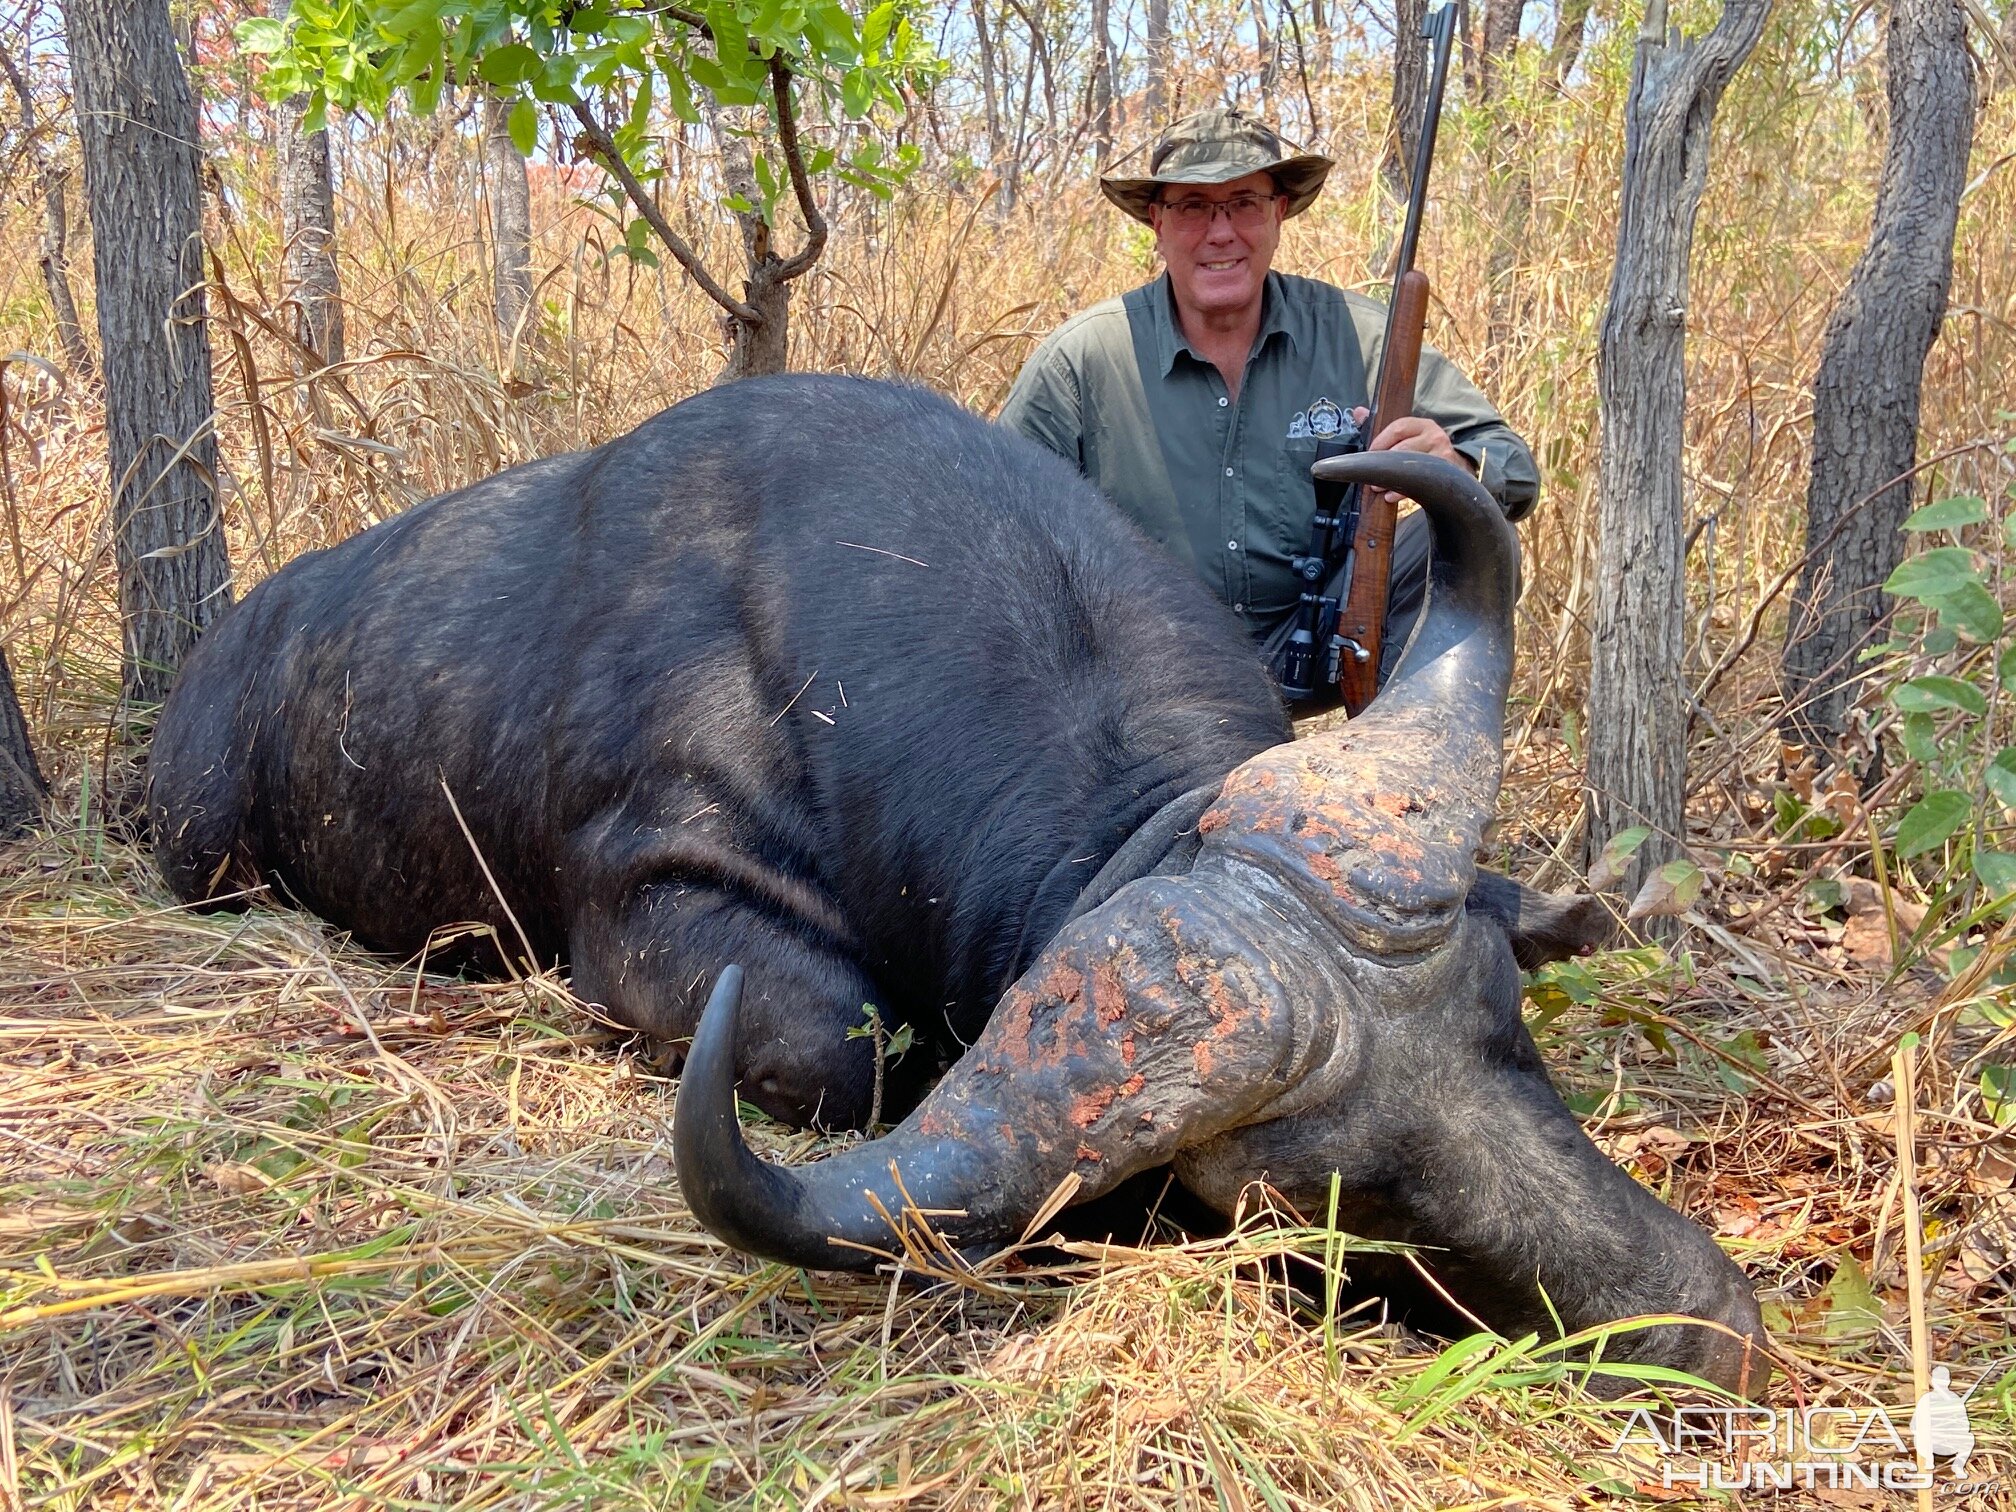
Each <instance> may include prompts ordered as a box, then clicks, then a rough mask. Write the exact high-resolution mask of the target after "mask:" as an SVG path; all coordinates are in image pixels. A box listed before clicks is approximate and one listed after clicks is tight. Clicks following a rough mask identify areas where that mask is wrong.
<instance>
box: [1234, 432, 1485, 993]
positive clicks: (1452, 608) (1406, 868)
mask: <svg viewBox="0 0 2016 1512" xmlns="http://www.w3.org/2000/svg"><path fill="white" fill-rule="evenodd" d="M1315 472H1316V475H1317V476H1318V477H1319V478H1326V479H1331V480H1336V481H1341V482H1351V483H1358V484H1361V485H1365V486H1369V487H1374V488H1387V489H1392V490H1394V491H1395V492H1398V493H1404V494H1406V495H1408V496H1409V497H1411V498H1414V499H1416V500H1418V501H1419V502H1420V505H1421V508H1422V510H1423V512H1424V513H1425V514H1426V515H1427V516H1428V520H1429V523H1430V525H1431V526H1432V527H1433V529H1434V533H1435V534H1434V550H1433V556H1432V558H1431V562H1430V576H1429V583H1428V604H1427V607H1426V609H1424V610H1423V612H1422V615H1421V619H1420V622H1419V624H1418V625H1417V626H1416V627H1415V631H1414V635H1413V638H1412V639H1411V640H1410V641H1409V642H1408V644H1407V648H1406V650H1405V652H1404V653H1403V654H1402V656H1401V658H1400V665H1399V667H1398V668H1397V669H1395V672H1394V676H1393V678H1392V680H1391V681H1390V682H1389V683H1388V684H1387V685H1386V686H1385V687H1384V688H1383V689H1381V690H1380V692H1379V694H1378V696H1377V697H1376V698H1374V699H1373V700H1372V702H1371V703H1370V704H1369V705H1368V706H1367V707H1366V708H1365V709H1364V710H1363V711H1362V712H1360V714H1359V715H1358V717H1357V718H1355V719H1353V720H1352V721H1351V722H1350V723H1348V724H1346V725H1343V726H1340V727H1337V728H1333V729H1330V730H1326V731H1325V732H1323V733H1322V734H1320V735H1316V736H1312V737H1310V738H1309V739H1306V740H1296V741H1291V742H1290V743H1289V744H1287V745H1281V746H1275V747H1274V748H1273V749H1272V750H1268V751H1262V752H1261V753H1260V754H1259V755H1258V756H1255V757H1253V758H1252V759H1251V760H1249V761H1246V762H1244V763H1243V764H1241V765H1240V766H1239V767H1237V768H1235V769H1234V770H1233V771H1232V772H1231V773H1230V775H1228V776H1227V777H1226V779H1225V785H1224V787H1223V789H1222V790H1221V796H1220V798H1219V801H1218V803H1217V805H1216V806H1215V807H1214V808H1213V809H1212V810H1211V812H1210V813H1208V814H1206V815H1205V816H1204V818H1203V819H1202V820H1201V821H1199V824H1198V828H1199V830H1200V831H1202V832H1203V834H1204V837H1205V838H1204V845H1203V850H1202V853H1201V854H1200V856H1199V858H1198V862H1197V865H1198V867H1199V868H1200V869H1201V870H1207V871H1208V870H1209V869H1210V868H1211V867H1212V866H1213V865H1215V858H1216V857H1218V856H1221V855H1222V856H1230V857H1241V858H1243V859H1245V860H1246V861H1248V862H1250V863H1252V864H1255V865H1257V866H1259V867H1261V868H1263V869H1264V870H1267V871H1269V872H1271V873H1272V874H1273V875H1275V876H1276V877H1279V878H1281V879H1282V880H1283V881H1284V882H1286V883H1287V884H1288V885H1289V886H1290V887H1293V888H1294V889H1295V890H1296V891H1297V892H1298V893H1299V894H1300V895H1301V896H1302V897H1303V898H1304V899H1305V900H1306V901H1307V902H1308V903H1309V904H1310V906H1311V907H1313V908H1315V909H1317V910H1318V911H1319V912H1321V913H1322V914H1324V915H1325V916H1326V917H1328V918H1329V919H1330V920H1331V921H1332V922H1333V923H1335V924H1336V925H1337V926H1338V927H1339V928H1340V929H1342V930H1343V931H1344V934H1345V937H1346V938H1347V939H1348V940H1350V941H1351V942H1352V943H1353V945H1354V946H1355V947H1357V948H1359V949H1363V950H1365V951H1367V952H1370V953H1372V954H1375V955H1382V956H1389V957H1391V956H1400V955H1414V954H1418V953H1420V952H1422V951H1426V950H1432V949H1435V948H1436V947H1437V946H1439V945H1440V944H1441V942H1442V941H1443V940H1445V939H1447V938H1448V936H1449V933H1450V931H1451V930H1452V929H1454V928H1455V926H1456V923H1457V921H1458V920H1459V918H1460V917H1461V915H1462V912H1463V902H1464V899H1465V898H1466V897H1468V895H1469V893H1470V887H1471V883H1472V881H1473V880H1474V879H1475V877H1476V854H1477V848H1478V845H1479V843H1480V841H1481V840H1482V838H1483V834H1484V826H1485V825H1486V824H1487V823H1489V822H1490V819H1491V814H1492V810H1493V809H1494V808H1495V806H1496V804H1497V801H1498V783H1499V779H1500V777H1501V776H1502V774H1503V768H1504V740H1505V695H1506V692H1507V690H1508V689H1509V688H1510V686H1511V681H1512V605H1513V600H1514V598H1515V596H1516V594H1517V592H1518V586H1519V546H1518V542H1517V541H1516V540H1515V539H1514V537H1513V535H1512V527H1511V526H1510V525H1508V524H1506V522H1505V518H1504V516H1503V515H1502V514H1500V513H1499V511H1498V506H1497V505H1496V504H1495V503H1494V502H1492V499H1491V495H1490V494H1489V493H1487V492H1485V490H1484V488H1483V487H1482V486H1481V485H1480V484H1479V483H1478V482H1477V480H1476V479H1475V478H1472V477H1471V476H1469V474H1467V473H1466V472H1464V471H1463V470H1462V469H1461V468H1458V467H1455V466H1453V465H1452V464H1450V463H1447V462H1443V461H1440V460H1438V459H1437V458H1434V457H1427V456H1422V455H1420V454H1419V453H1411V452H1393V451H1384V452H1361V453H1358V454H1356V455H1353V456H1348V457H1337V458H1332V459H1328V460H1325V461H1322V462H1319V463H1317V464H1316V467H1315Z"/></svg>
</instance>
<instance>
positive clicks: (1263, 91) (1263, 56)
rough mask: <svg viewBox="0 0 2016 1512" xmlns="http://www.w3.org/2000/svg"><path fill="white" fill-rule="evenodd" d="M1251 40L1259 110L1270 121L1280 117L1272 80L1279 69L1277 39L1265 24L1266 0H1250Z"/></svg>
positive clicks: (1279, 57) (1279, 56)
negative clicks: (1257, 71)
mask: <svg viewBox="0 0 2016 1512" xmlns="http://www.w3.org/2000/svg"><path fill="white" fill-rule="evenodd" d="M1252 9H1253V42H1254V49H1255V51H1256V52H1257V53H1258V54H1259V58H1260V112H1261V114H1262V115H1263V116H1265V117H1266V119H1267V120H1268V121H1270V122H1272V121H1278V120H1280V119H1281V117H1280V114H1279V112H1278V111H1277V110H1276V108H1275V105H1274V81H1275V78H1276V77H1277V76H1278V75H1279V73H1280V69H1281V49H1280V47H1279V45H1278V41H1279V39H1278V38H1276V37H1275V36H1274V35H1273V32H1272V29H1271V28H1270V27H1269V26H1268V25H1267V0H1252Z"/></svg>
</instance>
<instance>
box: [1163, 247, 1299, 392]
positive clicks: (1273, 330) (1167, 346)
mask: <svg viewBox="0 0 2016 1512" xmlns="http://www.w3.org/2000/svg"><path fill="white" fill-rule="evenodd" d="M1150 303H1151V304H1152V305H1153V307H1154V311H1155V336H1156V344H1157V346H1158V347H1159V349H1160V356H1161V358H1162V376H1163V377H1164V378H1167V377H1168V376H1169V375H1170V373H1172V372H1174V371H1175V368H1176V358H1177V356H1178V354H1179V353H1187V354H1188V355H1189V357H1190V360H1191V361H1192V362H1205V361H1206V359H1205V357H1204V355H1203V354H1202V353H1201V352H1199V351H1198V350H1197V349H1196V348H1195V347H1193V346H1192V345H1190V339H1189V337H1187V336H1185V335H1184V334H1183V327H1182V325H1181V324H1180V323H1179V322H1178V321H1177V319H1176V289H1175V286H1174V285H1173V284H1171V283H1170V281H1169V272H1168V270H1167V269H1166V268H1165V269H1164V270H1163V272H1162V276H1161V277H1160V278H1158V279H1156V280H1155V284H1154V297H1153V298H1152V299H1151V300H1150ZM1277 335H1278V336H1280V337H1281V338H1282V339H1283V340H1285V341H1286V342H1287V343H1288V345H1289V346H1291V347H1293V346H1294V345H1295V330H1294V327H1293V326H1292V325H1290V324H1289V321H1288V300H1287V298H1286V294H1285V291H1284V289H1283V287H1282V284H1281V275H1280V274H1279V273H1276V272H1274V271H1272V270H1271V269H1270V270H1269V271H1268V274H1267V281H1266V283H1265V284H1264V285H1262V287H1261V290H1260V331H1259V334H1258V335H1256V336H1255V337H1254V338H1253V350H1254V351H1256V352H1258V351H1260V350H1262V349H1263V348H1265V347H1266V345H1267V343H1268V342H1269V341H1270V340H1272V339H1273V338H1274V337H1275V336H1277Z"/></svg>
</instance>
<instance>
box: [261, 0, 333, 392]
mask: <svg viewBox="0 0 2016 1512" xmlns="http://www.w3.org/2000/svg"><path fill="white" fill-rule="evenodd" d="M289 4H290V0H275V4H274V6H273V14H274V15H275V16H276V17H284V16H285V15H286V14H287V8H288V5H289ZM307 114H308V97H307V96H306V95H295V96H293V97H292V98H290V99H288V100H285V101H283V102H282V103H281V105H280V107H279V109H277V110H276V111H275V112H274V118H275V122H276V124H277V125H278V127H279V136H280V141H279V146H280V235H281V238H282V241H283V242H284V244H285V250H284V251H283V252H282V254H281V258H280V280H281V286H282V296H283V297H284V298H286V299H288V300H290V301H291V302H292V304H293V307H294V311H293V313H294V319H293V326H294V339H295V340H296V341H298V342H299V343H300V344H301V345H302V346H303V347H305V348H307V349H308V350H309V351H311V352H313V353H314V354H315V356H316V357H317V358H318V359H319V360H320V363H321V364H322V365H325V366H326V365H328V364H331V363H337V362H341V361H342V360H343V285H342V281H341V280H340V279H339V278H338V277H337V273H336V186H335V182H334V178H333V176H332V174H331V172H330V167H329V133H328V132H327V131H326V130H324V131H304V130H302V125H303V123H304V121H305V118H306V117H307Z"/></svg>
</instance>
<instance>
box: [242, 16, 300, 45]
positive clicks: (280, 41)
mask: <svg viewBox="0 0 2016 1512" xmlns="http://www.w3.org/2000/svg"><path fill="white" fill-rule="evenodd" d="M231 35H232V36H233V37H236V38H237V39H238V45H239V46H240V47H242V48H244V49H245V51H247V52H249V53H277V52H278V51H280V49H281V48H283V47H285V46H286V45H287V23H286V22H285V21H278V20H275V19H274V18H273V17H271V16H254V17H253V18H252V19H251V20H249V21H240V22H239V23H238V24H237V25H236V26H234V27H233V28H232V29H231Z"/></svg>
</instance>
